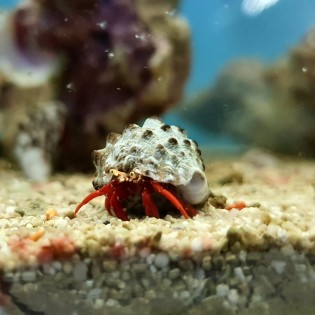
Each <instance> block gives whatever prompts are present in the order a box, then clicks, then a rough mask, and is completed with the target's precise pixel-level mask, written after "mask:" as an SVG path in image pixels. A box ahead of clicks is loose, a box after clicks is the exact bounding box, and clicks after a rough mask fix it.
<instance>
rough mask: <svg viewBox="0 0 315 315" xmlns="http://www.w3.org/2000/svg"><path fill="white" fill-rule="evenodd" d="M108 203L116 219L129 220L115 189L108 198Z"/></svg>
mask: <svg viewBox="0 0 315 315" xmlns="http://www.w3.org/2000/svg"><path fill="white" fill-rule="evenodd" d="M110 205H111V207H112V209H113V211H114V213H115V215H116V217H117V218H118V219H120V220H123V221H128V220H129V218H128V216H127V214H126V212H125V211H124V207H123V206H122V204H121V202H120V201H119V199H118V196H117V194H116V192H115V191H113V193H112V196H111V198H110Z"/></svg>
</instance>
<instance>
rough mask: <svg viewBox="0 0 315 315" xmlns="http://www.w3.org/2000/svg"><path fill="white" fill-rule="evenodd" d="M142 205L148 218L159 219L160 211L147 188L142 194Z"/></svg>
mask: <svg viewBox="0 0 315 315" xmlns="http://www.w3.org/2000/svg"><path fill="white" fill-rule="evenodd" d="M142 204H143V206H144V209H145V214H146V215H147V216H148V217H155V218H159V217H160V214H159V210H158V208H157V206H156V205H155V203H154V202H153V200H152V198H151V196H150V193H149V192H148V190H147V188H145V187H144V189H143V192H142Z"/></svg>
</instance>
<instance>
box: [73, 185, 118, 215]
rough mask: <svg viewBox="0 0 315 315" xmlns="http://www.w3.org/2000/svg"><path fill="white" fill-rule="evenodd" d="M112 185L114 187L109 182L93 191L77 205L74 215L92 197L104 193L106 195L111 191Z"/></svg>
mask: <svg viewBox="0 0 315 315" xmlns="http://www.w3.org/2000/svg"><path fill="white" fill-rule="evenodd" d="M111 187H112V183H108V184H107V185H105V186H103V187H102V188H101V189H99V190H96V191H93V192H92V193H90V194H89V195H87V196H86V197H85V198H84V199H83V200H82V201H81V202H80V203H79V204H78V206H77V207H76V209H75V211H74V215H76V214H77V213H78V211H79V210H80V209H81V207H83V206H84V205H85V204H87V203H88V202H90V201H91V200H92V199H94V198H96V197H99V196H102V195H106V194H107V193H108V192H109V191H110V189H111Z"/></svg>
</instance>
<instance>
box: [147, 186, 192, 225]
mask: <svg viewBox="0 0 315 315" xmlns="http://www.w3.org/2000/svg"><path fill="white" fill-rule="evenodd" d="M151 185H152V187H153V189H154V190H155V191H156V192H157V193H159V194H160V195H162V196H164V197H165V198H166V199H168V200H169V201H170V202H171V203H172V205H173V206H174V207H175V208H176V209H177V210H178V211H179V212H180V213H181V214H182V215H183V216H184V218H185V219H189V215H188V214H187V212H186V210H185V209H184V207H183V206H182V205H181V203H180V202H179V200H178V199H177V198H176V197H175V196H174V195H173V194H172V193H171V192H169V191H168V190H166V189H165V188H163V187H162V186H161V185H160V184H159V183H157V182H154V181H151Z"/></svg>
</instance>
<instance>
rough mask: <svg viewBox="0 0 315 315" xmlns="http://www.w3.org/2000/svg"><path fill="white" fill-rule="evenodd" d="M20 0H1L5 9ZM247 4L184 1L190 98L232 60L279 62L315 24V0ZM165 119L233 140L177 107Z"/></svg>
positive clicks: (205, 139)
mask: <svg viewBox="0 0 315 315" xmlns="http://www.w3.org/2000/svg"><path fill="white" fill-rule="evenodd" d="M65 1H66V0H65ZM16 3H18V1H13V0H0V9H1V8H9V7H11V6H14V5H15V4H16ZM241 3H242V1H241V0H182V2H181V7H180V12H179V13H180V14H181V15H182V16H184V17H185V18H186V19H187V21H188V22H189V24H190V27H191V34H192V49H193V55H192V69H191V75H190V78H189V80H188V82H187V85H186V90H185V95H186V97H189V96H192V95H194V94H195V93H198V92H199V91H201V90H203V89H205V88H207V87H209V86H210V85H211V84H212V83H213V81H214V80H215V77H216V74H217V73H218V72H219V71H220V69H222V67H223V66H224V65H225V64H226V63H228V62H229V61H231V60H234V59H236V58H246V57H256V58H260V59H261V60H262V61H264V62H265V63H270V62H273V61H275V60H276V59H278V58H281V56H283V55H284V54H285V53H286V52H287V51H288V49H290V47H292V46H293V45H295V44H296V43H298V42H299V41H300V40H301V38H302V37H303V36H304V35H305V34H306V32H307V31H308V30H310V29H311V28H312V27H315V1H314V0H280V1H279V2H278V3H277V4H276V5H274V6H272V7H271V8H269V9H267V10H265V11H263V12H262V13H261V14H260V15H258V16H255V17H252V16H247V15H245V14H244V13H243V12H242V11H241ZM164 119H165V120H166V122H167V123H170V124H179V125H182V126H183V127H185V129H186V130H187V131H188V133H189V135H190V136H191V137H192V138H195V139H196V140H197V141H199V142H200V143H201V144H203V145H211V146H216V145H218V146H221V145H222V146H226V145H231V142H230V141H229V139H226V138H225V137H223V138H222V137H220V138H219V137H217V136H211V135H209V134H205V133H204V132H203V131H202V130H200V129H199V128H198V126H197V124H196V122H187V121H182V120H180V118H179V117H178V116H177V115H176V112H173V111H172V112H171V113H170V114H167V115H165V116H164Z"/></svg>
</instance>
